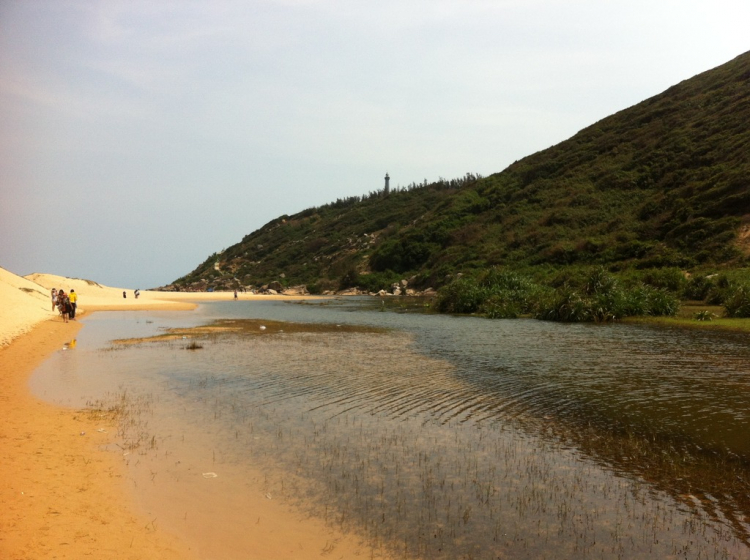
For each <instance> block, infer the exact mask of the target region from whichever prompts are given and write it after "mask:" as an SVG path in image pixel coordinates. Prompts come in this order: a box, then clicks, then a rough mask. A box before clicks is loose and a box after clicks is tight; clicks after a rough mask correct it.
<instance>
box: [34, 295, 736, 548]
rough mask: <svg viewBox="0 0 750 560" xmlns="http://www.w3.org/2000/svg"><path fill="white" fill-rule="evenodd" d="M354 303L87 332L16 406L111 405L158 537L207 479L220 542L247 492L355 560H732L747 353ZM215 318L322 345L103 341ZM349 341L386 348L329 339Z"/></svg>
mask: <svg viewBox="0 0 750 560" xmlns="http://www.w3.org/2000/svg"><path fill="white" fill-rule="evenodd" d="M370 302H372V300H371V299H369V300H364V301H363V303H362V304H361V305H360V304H358V303H357V302H356V300H346V301H345V302H344V303H340V302H339V303H336V302H334V303H325V304H290V303H283V302H242V301H240V302H217V303H214V304H209V305H204V306H201V307H200V308H199V310H198V312H196V313H184V312H183V313H169V312H159V313H139V312H130V313H98V314H95V315H93V316H91V317H88V318H85V323H86V327H85V328H84V329H83V330H82V331H81V335H80V337H79V339H78V343H77V345H76V347H75V348H74V349H71V350H67V351H61V352H59V353H57V354H56V355H55V356H54V357H53V358H52V359H51V360H50V361H48V362H47V363H46V364H44V365H43V366H42V367H41V368H40V370H39V371H38V372H37V373H36V374H35V375H34V377H33V378H32V388H33V390H34V391H35V392H36V393H37V394H40V395H42V396H46V397H47V398H51V396H52V395H54V399H53V400H55V401H56V402H59V403H62V404H67V405H71V406H81V405H82V404H85V403H86V402H99V403H102V402H107V401H109V402H112V401H118V400H119V401H120V402H121V401H122V400H123V399H122V395H123V393H127V395H129V396H128V397H127V399H128V400H129V402H130V403H131V405H132V406H131V415H130V418H131V420H132V422H131V423H130V426H129V427H123V430H122V433H121V444H122V446H123V447H124V448H126V449H127V451H125V453H132V455H130V457H131V458H132V457H137V460H132V461H131V463H132V468H133V479H134V481H136V483H137V484H139V486H141V487H144V488H143V489H142V491H143V493H144V497H143V499H144V501H146V502H148V503H149V504H150V506H151V507H158V502H159V501H166V500H165V499H164V496H165V495H168V496H169V501H170V508H169V510H170V511H171V512H172V513H170V512H169V511H166V512H165V514H164V515H165V518H167V517H169V516H170V515H172V516H173V517H174V515H175V512H177V511H181V510H182V509H184V510H185V519H187V518H188V511H190V515H191V516H192V515H193V513H194V510H196V509H200V508H201V507H203V506H205V503H206V502H205V500H207V499H209V495H206V494H205V493H203V492H205V490H201V489H200V487H199V484H196V482H195V481H196V478H197V474H200V473H203V472H206V471H211V472H217V473H218V474H219V475H220V477H221V479H220V480H221V481H222V484H225V485H227V484H229V486H228V488H229V490H228V493H229V494H232V496H228V495H227V496H224V498H222V497H221V496H216V495H211V496H210V500H214V501H216V500H221V499H226V500H233V501H232V507H231V509H229V513H227V514H226V515H225V517H226V516H228V518H227V519H224V525H227V526H229V525H230V524H231V522H232V520H233V522H234V523H235V524H239V525H240V526H241V525H242V523H243V520H244V519H246V518H248V517H249V516H251V515H252V512H251V511H243V510H242V500H241V499H240V498H239V497H240V496H241V495H242V493H243V492H257V488H258V487H262V492H264V493H267V494H268V495H269V496H272V497H273V499H280V500H283V501H284V503H288V504H292V505H293V506H294V507H295V508H297V509H298V510H299V511H301V512H304V513H306V514H308V515H315V516H319V517H321V518H324V519H326V521H327V522H328V523H330V524H331V525H333V526H338V527H341V528H343V529H344V530H347V531H352V532H355V533H356V534H359V535H362V536H363V538H364V539H365V541H366V543H367V546H368V547H370V548H371V550H372V552H373V555H377V554H379V553H381V552H383V553H386V552H387V553H390V554H392V555H396V556H403V557H405V558H498V557H499V558H502V557H512V558H568V557H583V556H585V557H591V558H620V557H622V558H655V557H660V558H668V557H676V558H677V557H679V558H746V557H750V547H749V545H748V540H749V536H750V437H749V436H748V434H749V433H750V431H749V430H748V428H750V375H749V374H748V364H750V345H748V336H747V335H744V334H732V333H718V332H703V331H694V330H681V329H665V328H653V327H644V326H635V325H607V326H596V325H561V324H554V323H544V322H539V321H530V320H509V321H487V320H482V319H476V318H456V317H446V316H435V315H421V314H409V313H407V314H403V313H394V312H382V313H381V312H377V311H372V310H365V307H366V305H367V304H369V303H370ZM219 318H229V319H234V320H237V321H241V320H243V319H251V318H262V319H267V320H271V319H273V320H281V321H288V322H297V323H313V324H330V325H332V327H327V328H321V329H312V328H311V329H309V330H308V331H305V329H302V331H303V332H293V333H291V332H283V333H270V332H267V333H266V332H259V333H258V334H257V335H254V334H253V335H248V334H242V335H231V334H225V335H211V336H205V337H204V338H202V339H200V340H199V342H200V344H202V345H203V348H202V349H200V350H195V351H187V350H185V346H186V342H185V341H182V340H176V341H167V342H158V343H144V344H139V345H135V346H127V347H124V346H111V345H109V344H108V341H109V340H112V339H117V338H126V337H141V336H149V335H153V334H157V333H159V332H162V331H163V329H164V328H166V327H189V326H194V325H199V324H204V323H206V322H209V321H211V320H213V319H219ZM352 324H357V325H364V326H369V327H378V328H386V329H389V330H388V331H387V332H382V331H381V330H377V331H376V330H373V331H372V332H370V331H368V330H367V329H363V330H361V331H360V332H336V327H335V325H352ZM290 330H291V329H290ZM154 473H159V474H158V479H159V480H160V481H162V482H161V484H160V485H159V486H158V488H159V489H160V490H159V491H157V485H156V484H155V483H154V477H156V476H157V475H156V474H154ZM248 473H252V474H248ZM261 473H262V474H261ZM149 477H151V484H149V483H148V482H147V481H148V479H149ZM217 480H219V479H217ZM227 481H229V482H227ZM243 481H244V482H243ZM250 482H252V483H250ZM146 489H147V490H146ZM159 492H166V494H163V493H162V494H160V493H159ZM191 493H192V494H194V495H193V496H191V495H190V494H191ZM196 496H199V498H196ZM149 500H150V501H149ZM214 505H217V504H214ZM191 508H193V509H191ZM213 509H214V510H221V508H219V507H216V508H213ZM195 515H198V513H197V512H195ZM165 523H167V524H170V523H171V524H172V525H175V526H176V525H178V524H179V520H177V519H173V520H171V521H165ZM219 525H221V524H219ZM217 531H220V529H215V530H213V531H212V532H210V533H208V534H206V535H203V538H205V539H219V538H226V535H224V537H222V536H220V535H218V534H217ZM241 532H242V531H241V530H238V533H241ZM236 538H239V537H236ZM239 548H240V549H241V547H239ZM225 557H230V556H225ZM237 557H238V558H239V557H241V555H240V556H237Z"/></svg>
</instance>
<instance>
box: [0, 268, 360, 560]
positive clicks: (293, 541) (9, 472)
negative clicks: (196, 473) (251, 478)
mask: <svg viewBox="0 0 750 560" xmlns="http://www.w3.org/2000/svg"><path fill="white" fill-rule="evenodd" d="M2 273H3V277H2V278H0V280H2V282H0V284H2V285H1V286H0V288H1V289H2V290H3V294H6V293H7V294H9V295H10V296H12V297H13V298H15V299H13V300H12V305H10V306H6V307H7V309H6V313H5V315H3V317H0V319H3V320H1V321H0V335H2V336H3V338H2V343H3V344H2V345H0V417H2V423H0V457H2V462H0V558H3V559H4V560H5V559H8V560H36V559H49V558H60V559H66V558H69V559H80V558H85V557H93V558H98V559H109V558H112V559H145V558H148V559H155V560H161V559H164V560H171V559H181V560H191V559H201V558H206V559H207V558H214V557H215V556H214V555H215V554H217V553H219V554H221V557H223V558H243V559H244V558H253V559H268V560H276V559H279V558H291V557H294V558H297V559H301V560H305V559H312V558H320V557H321V556H329V557H334V558H365V557H369V550H368V549H367V547H363V546H362V543H361V542H360V540H359V539H358V538H357V537H356V536H355V535H350V534H342V533H340V532H335V531H333V530H331V529H330V528H328V527H326V526H325V524H324V523H323V521H321V520H318V519H313V518H309V517H304V516H302V515H300V514H299V513H297V512H295V511H294V510H292V509H290V508H289V507H287V506H285V505H284V504H283V503H281V502H279V501H278V500H268V499H266V498H265V494H264V492H263V489H262V485H261V483H260V482H258V488H257V492H251V493H250V494H252V495H254V496H255V498H254V499H252V500H251V501H249V502H248V501H245V503H243V504H242V508H243V510H244V511H252V513H253V519H254V520H255V522H254V523H253V524H252V526H250V525H248V524H247V523H244V520H237V526H236V527H234V528H232V530H231V531H228V532H227V531H223V530H222V529H223V528H221V527H216V524H213V525H212V524H211V519H210V511H211V509H212V507H211V506H212V503H211V501H212V496H211V493H210V492H209V493H205V492H204V493H199V494H196V496H194V497H193V498H192V499H194V500H201V501H202V503H203V504H204V505H205V506H207V507H206V508H205V509H206V512H207V516H206V517H205V518H204V519H194V520H190V522H186V523H184V525H183V526H181V527H172V528H165V527H162V525H161V524H160V522H159V520H158V519H155V518H152V517H151V516H149V509H150V507H149V504H146V503H142V502H138V498H137V496H136V494H135V492H133V491H132V489H133V486H134V484H137V483H138V482H139V481H134V480H129V475H128V469H127V464H126V460H125V459H123V456H122V454H121V453H116V452H113V451H112V448H113V447H115V446H114V445H112V443H113V441H114V436H113V435H112V434H115V432H116V426H113V425H111V423H112V422H114V420H111V419H107V418H106V417H102V415H97V414H96V413H94V412H92V411H86V410H71V409H66V408H60V407H57V406H54V405H51V404H48V403H46V402H43V401H41V400H39V399H37V398H35V397H34V396H32V395H31V393H30V391H29V386H28V381H29V377H30V376H31V374H32V373H33V371H34V370H35V368H37V367H38V366H39V365H40V364H41V363H42V362H43V361H44V360H45V359H46V358H48V357H49V356H51V355H52V354H53V353H54V352H55V351H59V350H61V349H62V348H63V346H64V345H65V344H66V343H68V342H70V341H71V340H73V339H74V338H75V336H76V333H77V332H78V331H79V329H80V328H81V325H80V324H79V323H77V322H76V321H71V322H68V323H65V322H63V320H62V319H61V318H60V317H59V316H55V314H53V313H51V311H46V309H45V308H46V306H47V304H48V303H49V299H47V296H46V294H45V291H47V290H49V289H50V287H51V286H59V287H63V288H64V289H66V290H68V291H69V290H70V288H71V287H73V288H74V289H76V292H77V293H79V298H80V299H79V315H83V314H85V313H88V312H92V311H104V310H123V309H130V310H142V309H185V310H187V309H193V308H195V306H196V302H198V301H201V300H212V301H215V300H230V299H233V294H232V293H231V292H230V293H227V292H224V293H221V292H219V293H212V294H195V293H176V294H175V293H160V292H142V293H141V297H140V298H139V299H138V300H135V299H134V298H133V297H132V291H127V292H126V293H127V296H128V297H127V298H122V290H121V289H119V288H109V287H106V286H100V285H98V284H95V283H91V282H90V281H85V280H79V279H71V278H62V277H57V276H51V275H30V276H29V277H26V278H21V277H18V276H15V275H13V274H12V273H8V272H7V271H4V270H3V271H2ZM17 292H18V293H20V296H18V295H17ZM268 297H269V296H250V295H249V294H240V299H243V300H244V299H251V298H252V299H267V298H268ZM271 297H274V296H271ZM275 297H277V298H278V299H292V298H290V297H287V296H275ZM295 299H296V298H295ZM5 319H7V320H5ZM70 351H75V350H74V349H71V350H70ZM108 423H110V424H108ZM107 449H109V450H107ZM222 478H224V477H222ZM228 479H229V477H227V478H226V479H225V480H221V479H217V480H215V481H214V482H215V483H217V485H222V484H226V483H227V482H228ZM170 490H172V489H171V488H170V487H169V486H168V485H165V486H164V487H163V488H161V487H159V486H158V485H157V486H156V487H155V491H154V493H153V494H154V496H160V497H162V499H167V500H168V499H169V497H168V496H169V492H170ZM246 496H247V494H246ZM213 505H216V504H213ZM257 520H262V522H261V523H258V522H257ZM211 531H214V532H215V533H214V535H211V534H210V532H211ZM207 533H209V534H207ZM213 536H215V538H213V542H212V544H211V546H205V544H204V545H201V544H200V543H201V542H203V543H205V542H207V539H206V538H207V537H208V540H209V541H211V540H212V537H213ZM235 537H237V538H235ZM239 537H241V538H239Z"/></svg>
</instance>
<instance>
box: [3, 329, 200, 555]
mask: <svg viewBox="0 0 750 560" xmlns="http://www.w3.org/2000/svg"><path fill="white" fill-rule="evenodd" d="M79 328H80V325H79V324H77V323H75V322H70V323H63V322H62V320H61V319H52V320H49V321H45V322H43V323H41V324H40V325H38V326H36V327H35V328H34V329H33V330H32V331H31V332H29V333H26V334H24V335H21V336H20V337H18V338H16V339H15V340H14V341H13V343H12V344H10V345H9V346H6V347H4V348H2V349H0V372H2V373H1V376H2V383H0V411H1V414H2V420H3V421H2V424H0V457H2V458H3V459H2V467H0V557H2V558H5V559H8V560H16V559H18V560H21V559H24V560H33V559H37V558H39V559H42V558H44V559H48V558H71V559H79V558H85V557H89V556H90V557H93V558H113V559H114V558H117V559H122V558H128V559H130V558H132V559H142V558H162V559H173V558H174V559H188V560H189V559H191V558H197V556H196V555H195V554H194V553H193V552H192V551H191V550H190V547H189V546H188V545H187V544H185V543H183V542H181V541H180V540H179V539H178V538H177V537H176V536H175V535H172V534H169V533H168V532H166V531H163V530H162V529H161V528H159V527H158V525H157V526H156V527H154V526H152V525H149V520H147V519H145V518H144V517H143V516H142V514H140V513H139V512H137V511H136V509H135V504H134V502H133V500H132V498H131V497H130V496H129V495H128V493H127V492H125V491H124V487H123V478H122V477H123V474H124V470H123V468H122V465H121V464H120V462H119V461H117V460H116V458H115V457H114V456H113V455H112V454H108V453H106V452H104V451H101V450H100V446H101V445H102V444H104V443H106V437H107V436H106V434H103V433H101V432H97V429H99V428H101V427H102V426H101V424H100V423H99V422H98V421H97V420H96V419H95V418H92V417H91V416H90V415H88V414H86V413H82V412H80V411H71V410H66V409H60V408H58V407H55V406H52V405H49V404H47V403H44V402H42V401H40V400H38V399H36V398H34V397H32V396H31V394H30V393H29V389H28V378H29V376H30V375H31V373H32V372H33V371H34V369H35V368H36V367H37V366H38V365H39V364H41V363H42V361H43V360H44V359H45V358H47V357H48V356H49V355H50V354H51V353H52V352H53V351H55V350H58V349H60V348H62V346H63V344H64V343H66V342H68V341H70V340H71V339H72V338H74V337H75V335H76V333H77V331H78V330H79Z"/></svg>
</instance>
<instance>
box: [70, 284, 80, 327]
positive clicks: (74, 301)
mask: <svg viewBox="0 0 750 560" xmlns="http://www.w3.org/2000/svg"><path fill="white" fill-rule="evenodd" d="M68 299H69V300H70V318H71V319H73V320H74V321H75V320H76V308H77V307H78V294H76V291H75V290H70V295H69V296H68Z"/></svg>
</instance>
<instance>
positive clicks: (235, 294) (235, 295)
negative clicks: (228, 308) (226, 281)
mask: <svg viewBox="0 0 750 560" xmlns="http://www.w3.org/2000/svg"><path fill="white" fill-rule="evenodd" d="M234 299H237V290H235V291H234Z"/></svg>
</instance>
